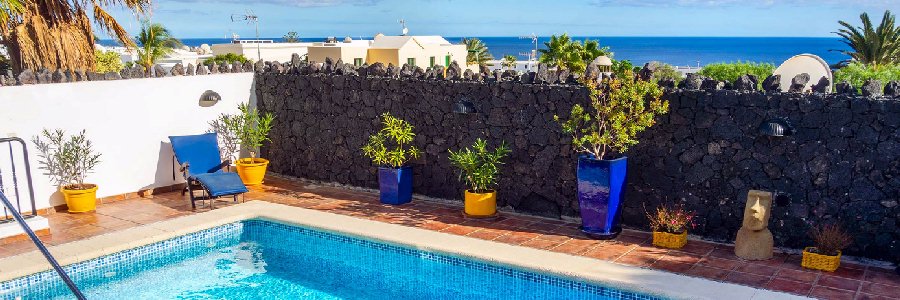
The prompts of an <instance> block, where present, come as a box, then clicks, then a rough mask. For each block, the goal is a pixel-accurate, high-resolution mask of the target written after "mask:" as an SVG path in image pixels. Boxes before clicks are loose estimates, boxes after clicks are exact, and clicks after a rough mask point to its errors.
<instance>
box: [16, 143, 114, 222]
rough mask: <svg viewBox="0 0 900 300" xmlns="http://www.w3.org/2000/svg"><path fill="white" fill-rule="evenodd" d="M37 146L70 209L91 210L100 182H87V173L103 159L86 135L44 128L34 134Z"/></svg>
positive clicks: (40, 156) (40, 161)
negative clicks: (39, 133)
mask: <svg viewBox="0 0 900 300" xmlns="http://www.w3.org/2000/svg"><path fill="white" fill-rule="evenodd" d="M32 142H34V144H35V146H36V147H37V150H38V157H39V158H40V160H39V162H38V163H39V164H40V168H41V169H42V170H45V171H46V173H45V174H46V175H48V176H50V180H51V181H52V182H53V183H54V184H56V185H57V186H59V191H60V193H62V194H63V197H64V198H65V199H66V206H67V207H68V208H69V212H72V213H80V212H89V211H92V210H95V209H96V208H97V185H96V184H91V183H84V177H85V176H86V175H87V173H90V172H91V170H93V169H94V167H95V166H97V164H98V163H100V154H99V153H96V152H94V149H93V144H91V141H90V140H88V139H87V137H85V135H84V130H82V131H81V132H79V133H78V134H75V135H71V136H68V137H67V136H66V133H65V131H63V130H62V129H56V130H54V131H50V130H47V129H44V131H43V132H42V133H41V135H40V136H35V137H33V138H32Z"/></svg>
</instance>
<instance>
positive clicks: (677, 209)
mask: <svg viewBox="0 0 900 300" xmlns="http://www.w3.org/2000/svg"><path fill="white" fill-rule="evenodd" d="M645 210H646V209H645ZM646 214H647V219H648V220H650V229H651V230H653V231H657V232H668V233H672V234H681V233H683V232H685V231H686V230H688V229H690V228H694V217H695V216H696V213H695V212H692V211H687V210H685V209H684V206H683V205H676V206H673V207H668V206H665V205H660V206H658V207H657V208H656V211H655V212H653V213H650V212H646Z"/></svg>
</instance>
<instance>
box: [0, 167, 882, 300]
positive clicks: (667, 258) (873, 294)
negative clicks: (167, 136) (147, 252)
mask: <svg viewBox="0 0 900 300" xmlns="http://www.w3.org/2000/svg"><path fill="white" fill-rule="evenodd" d="M267 180H268V182H267V183H266V185H264V186H261V187H256V188H253V190H252V191H251V192H250V193H248V194H247V195H246V198H247V199H257V200H264V201H269V202H274V203H281V204H286V205H291V206H298V207H304V208H310V209H316V210H321V211H328V212H332V213H336V214H342V215H349V216H354V217H359V218H365V219H371V220H375V221H379V222H386V223H394V224H400V225H404V226H411V227H419V228H424V229H429V230H434V231H441V232H446V233H450V234H456V235H465V236H469V237H473V238H479V239H484V240H492V241H496V242H501V243H507V244H514V245H521V246H526V247H533V248H539V249H547V250H549V251H555V252H561V253H568V254H572V255H581V256H586V257H592V258H596V259H602V260H608V261H613V262H615V263H620V264H625V265H632V266H640V267H648V268H653V269H659V270H664V271H668V272H674V273H680V274H685V275H689V276H695V277H703V278H708V279H712V280H718V281H727V282H733V283H738V284H743V285H748V286H753V287H759V288H764V289H769V290H778V291H785V292H789V293H793V294H799V295H807V296H810V297H816V298H822V299H900V293H898V291H900V276H898V275H896V274H895V273H893V271H892V270H889V269H883V268H878V267H874V266H867V265H861V264H854V263H842V264H841V268H840V269H838V270H837V271H836V272H834V273H828V272H819V271H810V270H806V269H803V268H801V267H800V258H799V256H797V255H787V254H776V257H775V258H773V259H771V260H768V261H758V262H749V261H743V260H740V259H738V258H737V257H735V256H734V252H733V249H732V247H731V246H728V245H720V244H714V243H709V242H704V241H697V240H691V241H690V242H689V243H688V245H687V246H686V247H684V248H683V249H680V250H666V249H660V248H655V247H653V246H652V245H651V244H650V240H651V235H650V234H649V233H647V232H641V231H633V230H625V231H624V232H623V233H622V235H621V236H620V237H619V238H618V239H617V240H615V241H596V240H590V239H587V238H586V237H584V236H583V235H582V234H581V233H580V232H579V231H578V229H577V228H578V224H575V223H569V222H565V221H560V220H550V219H544V218H537V217H528V216H521V215H512V214H505V215H501V216H500V217H498V218H497V219H494V220H472V219H466V218H463V217H462V216H461V213H460V210H461V208H460V207H458V206H455V205H453V204H447V203H441V202H431V201H426V200H420V199H416V200H414V201H413V202H412V203H411V204H407V205H402V206H388V205H382V204H380V203H378V198H377V195H376V194H372V193H369V192H362V191H356V190H349V189H341V188H333V187H322V186H316V185H310V184H305V183H302V182H299V181H293V180H289V179H281V178H276V177H273V176H270V178H268V179H267ZM198 205H199V203H198ZM227 205H231V201H230V200H225V199H223V200H219V201H217V202H216V203H215V206H216V207H222V206H227ZM206 210H208V208H206V207H205V204H204V207H203V208H198V209H197V212H202V211H206ZM193 213H195V212H194V211H192V210H191V205H190V202H189V201H188V200H187V197H186V196H181V194H180V193H178V192H170V193H163V194H158V195H154V196H152V198H136V199H128V200H121V201H114V202H108V203H104V204H101V205H99V206H98V207H97V211H96V212H92V213H84V214H69V213H64V212H62V213H51V214H49V215H48V216H47V218H48V219H49V221H50V234H49V235H45V236H43V237H42V240H44V242H46V243H48V244H50V245H58V244H62V243H66V242H70V241H74V240H79V239H84V238H86V237H90V236H94V235H99V234H103V233H107V232H113V231H118V230H122V229H125V228H129V227H134V226H139V225H142V224H148V223H153V222H157V221H161V220H166V219H171V218H177V217H179V216H183V215H188V214H193ZM32 250H34V245H32V244H31V242H30V241H27V240H23V239H6V240H3V241H0V257H6V256H11V255H16V254H19V253H23V252H27V251H32Z"/></svg>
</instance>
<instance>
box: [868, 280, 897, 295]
mask: <svg viewBox="0 0 900 300" xmlns="http://www.w3.org/2000/svg"><path fill="white" fill-rule="evenodd" d="M859 291H860V292H862V293H867V294H874V295H879V296H886V297H900V287H897V286H892V285H886V284H880V283H872V282H863V283H862V288H860V289H859Z"/></svg>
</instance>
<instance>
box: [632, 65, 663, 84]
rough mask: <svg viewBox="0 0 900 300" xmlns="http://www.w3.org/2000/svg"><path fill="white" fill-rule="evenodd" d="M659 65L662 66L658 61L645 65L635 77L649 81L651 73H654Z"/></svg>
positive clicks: (651, 77) (651, 76)
mask: <svg viewBox="0 0 900 300" xmlns="http://www.w3.org/2000/svg"><path fill="white" fill-rule="evenodd" d="M661 65H662V64H661V63H660V62H658V61H651V62H648V63H645V64H644V67H643V68H641V70H640V71H639V72H638V74H637V75H638V77H639V78H641V80H644V81H649V80H650V79H653V73H654V72H656V69H658V68H659V66H661Z"/></svg>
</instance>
